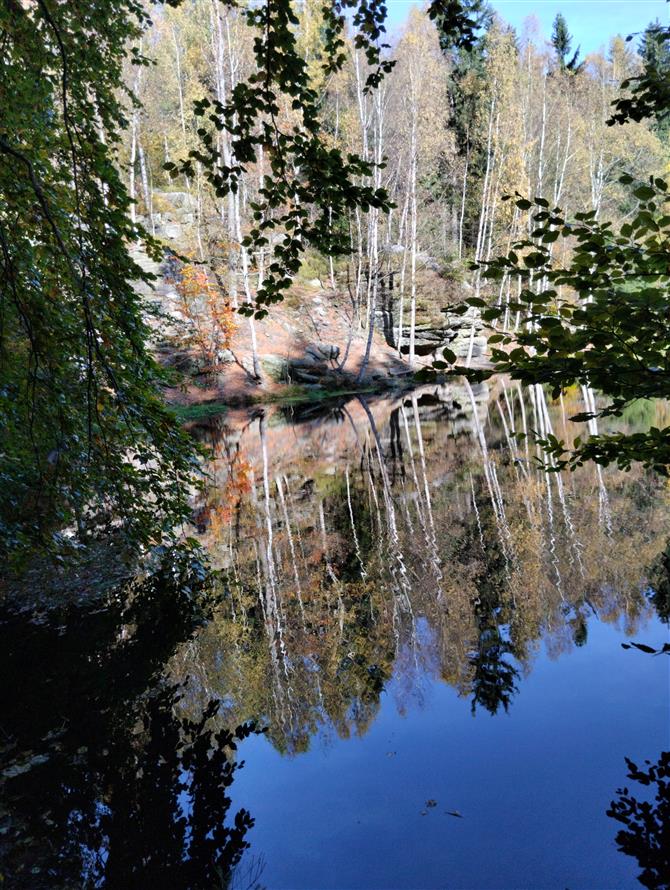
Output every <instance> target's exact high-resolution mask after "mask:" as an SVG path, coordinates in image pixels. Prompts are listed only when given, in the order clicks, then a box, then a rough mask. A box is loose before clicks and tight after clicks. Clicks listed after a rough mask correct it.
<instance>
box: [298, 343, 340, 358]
mask: <svg viewBox="0 0 670 890" xmlns="http://www.w3.org/2000/svg"><path fill="white" fill-rule="evenodd" d="M308 355H312V356H314V358H316V359H317V360H319V361H324V360H325V361H328V362H329V361H335V360H336V359H337V358H339V356H340V347H339V346H335V345H333V344H330V343H310V344H309V346H308V347H307V348H306V349H305V356H308Z"/></svg>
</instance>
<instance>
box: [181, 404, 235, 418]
mask: <svg viewBox="0 0 670 890" xmlns="http://www.w3.org/2000/svg"><path fill="white" fill-rule="evenodd" d="M168 408H169V409H170V411H172V413H173V414H175V415H176V417H177V418H178V419H179V420H181V421H182V422H185V421H188V420H203V419H204V418H206V417H216V416H217V415H218V414H225V413H226V411H227V410H228V406H227V405H224V404H223V403H222V402H203V403H201V404H198V405H168Z"/></svg>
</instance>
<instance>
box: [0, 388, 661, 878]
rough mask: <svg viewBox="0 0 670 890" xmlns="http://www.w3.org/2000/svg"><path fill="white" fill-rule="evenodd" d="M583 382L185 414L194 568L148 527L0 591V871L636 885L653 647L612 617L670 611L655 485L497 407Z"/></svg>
mask: <svg viewBox="0 0 670 890" xmlns="http://www.w3.org/2000/svg"><path fill="white" fill-rule="evenodd" d="M580 410H583V405H582V403H581V394H580V393H578V392H575V393H573V394H571V395H569V396H567V397H565V400H564V401H563V402H559V403H555V404H548V403H547V401H546V400H545V397H544V395H543V394H542V392H541V391H540V390H538V389H533V390H532V391H530V392H529V391H525V392H522V391H521V390H520V389H519V388H515V387H511V386H510V385H509V384H508V385H507V386H505V385H504V384H503V383H502V382H498V383H496V384H495V386H493V387H492V388H491V389H490V390H489V389H487V388H486V387H483V386H481V387H478V388H471V387H468V386H467V385H464V386H457V385H450V386H448V387H437V388H436V387H432V388H425V389H423V390H420V391H417V392H416V393H414V394H413V395H406V396H404V397H403V398H401V399H398V400H396V401H392V400H378V401H370V400H366V399H363V398H361V399H355V398H354V399H351V400H349V401H347V402H340V403H337V404H329V405H316V404H309V405H305V406H297V407H296V406H294V407H292V408H281V407H278V406H274V407H273V408H271V409H258V410H256V411H255V412H253V413H242V412H240V413H239V414H236V413H233V412H229V413H227V414H225V415H222V416H221V417H220V418H211V419H210V420H208V421H207V422H206V423H205V424H204V425H202V426H200V427H196V428H194V430H193V432H194V434H195V435H197V436H198V437H199V438H200V439H201V440H202V441H203V443H205V444H207V445H208V446H209V447H210V448H211V451H212V461H211V463H210V465H209V468H208V469H209V474H210V475H209V479H208V483H207V486H206V490H205V491H204V492H203V493H202V494H201V495H199V496H198V501H197V504H196V511H195V520H196V526H195V528H194V529H193V534H194V535H196V536H197V537H198V539H199V540H200V541H201V542H202V543H203V544H204V545H205V547H206V549H207V552H208V554H209V558H210V560H211V563H212V565H213V566H214V568H215V569H217V575H216V577H215V579H214V581H211V580H210V581H206V582H205V583H204V584H203V579H202V578H201V577H198V575H197V573H195V575H194V573H193V571H192V570H191V569H189V568H188V567H187V563H186V561H185V560H182V561H181V562H177V563H175V561H174V558H173V557H172V556H171V555H170V554H168V555H166V557H165V560H164V564H163V569H162V570H161V571H160V572H158V573H156V574H154V575H153V576H147V577H145V578H139V579H137V580H136V581H134V582H132V583H130V584H128V585H127V586H126V587H123V588H120V589H118V590H117V591H115V592H114V593H113V594H112V595H106V596H105V599H104V602H96V603H95V605H93V606H91V605H90V603H89V605H87V606H84V605H81V604H79V605H76V606H73V605H70V606H66V605H61V606H60V607H59V608H57V609H52V610H50V611H47V610H45V611H44V612H43V613H42V614H41V615H39V616H37V617H36V616H35V615H33V614H30V615H27V614H26V615H17V614H12V613H11V612H10V611H9V610H6V612H5V614H4V615H3V621H2V625H1V626H0V647H1V648H0V660H1V662H2V672H3V673H2V676H3V680H4V687H5V695H4V697H3V702H2V717H1V718H0V727H1V729H2V740H1V741H0V745H1V747H0V755H1V757H2V786H3V787H2V801H3V802H2V804H1V808H0V855H1V856H2V866H1V867H0V872H1V873H2V874H3V876H4V877H5V879H6V886H9V887H13V886H16V887H21V888H23V887H36V888H42V887H97V886H109V887H135V886H140V885H141V886H143V887H145V888H150V887H154V886H156V887H159V886H160V887H175V888H181V887H185V888H186V887H188V888H191V887H193V888H199V887H236V888H241V890H243V888H246V887H268V888H368V887H369V888H373V887H374V888H395V887H397V888H428V887H430V888H432V887H435V888H438V887H439V888H442V887H450V888H458V887H461V888H512V887H533V888H538V887H547V888H566V887H568V888H573V890H574V888H604V887H635V886H639V884H638V882H637V877H638V875H639V874H640V872H641V869H642V866H641V864H640V862H639V861H638V858H639V857H638V856H637V855H625V854H624V853H622V852H620V851H619V850H618V849H617V843H616V842H615V838H616V835H617V831H619V830H620V829H621V828H622V825H621V824H620V823H619V822H617V821H615V820H614V819H613V818H611V817H610V816H608V815H607V810H608V808H609V806H610V802H611V801H612V800H615V799H616V798H617V789H618V788H620V787H622V786H624V785H628V787H629V788H630V790H631V792H633V793H634V794H636V795H637V796H639V798H640V799H645V796H646V798H649V797H650V789H649V788H647V789H645V788H636V787H634V783H631V782H630V781H629V780H628V779H627V776H626V773H627V768H626V763H625V760H624V758H625V757H629V758H631V759H632V760H633V761H635V762H636V763H643V762H644V760H645V759H649V760H651V761H656V760H657V758H658V757H659V756H660V754H661V752H662V751H664V750H668V749H669V748H670V738H669V737H668V735H669V733H668V725H669V716H670V688H669V673H668V667H669V664H670V659H668V658H667V656H654V655H650V654H647V653H645V652H642V651H640V650H637V649H630V648H629V649H624V648H622V646H621V643H625V642H626V641H631V640H632V641H636V642H641V643H644V644H646V645H650V646H652V647H654V648H660V647H661V646H662V645H663V644H664V643H665V642H666V641H667V640H668V626H667V623H664V621H663V620H662V619H663V618H665V621H666V622H667V616H668V610H669V608H670V603H669V602H668V588H669V581H668V578H667V571H666V568H665V567H664V564H663V560H662V555H663V553H664V552H665V550H666V546H667V541H666V538H667V529H668V515H669V512H670V497H669V495H668V488H667V484H666V483H665V482H664V481H663V480H661V479H659V478H658V477H654V476H652V475H650V474H647V473H645V472H643V471H641V470H640V469H639V468H638V469H634V470H633V471H631V472H630V473H628V474H623V473H619V472H618V471H613V470H607V471H606V470H601V469H599V468H597V467H594V466H585V467H583V468H580V469H579V470H577V471H576V472H575V473H573V474H567V475H563V476H561V475H558V474H554V473H547V472H544V471H542V470H539V469H537V468H536V466H535V463H534V457H535V448H534V446H533V445H532V444H531V443H530V441H529V440H525V441H523V440H522V441H520V442H517V441H515V440H514V438H513V437H512V435H511V434H512V433H513V431H514V430H517V431H518V430H522V429H524V428H525V429H526V430H528V431H530V430H537V431H539V432H541V433H542V432H543V433H547V432H551V431H553V432H555V434H556V435H557V436H559V437H565V436H567V437H570V436H572V435H576V434H578V433H579V432H581V430H579V429H578V428H577V427H576V426H574V427H573V425H572V424H571V423H570V422H569V420H567V418H568V417H569V416H570V415H571V414H575V413H577V412H578V411H580ZM665 411H666V408H665V407H664V406H654V405H650V404H648V403H640V404H639V405H637V406H634V409H633V410H632V411H631V412H630V414H629V416H627V417H625V418H623V421H622V422H623V423H624V424H627V425H628V426H629V427H630V428H632V427H634V426H635V425H636V424H637V423H639V422H645V423H646V422H649V420H650V419H651V418H652V417H653V416H654V415H660V414H663V413H664V412H665ZM661 419H662V418H660V416H659V421H660V420H661ZM261 730H262V731H261ZM243 761H244V765H243V768H240V767H241V766H242V762H243ZM653 792H654V789H653V788H652V789H651V796H652V797H653ZM666 831H667V828H666ZM647 885H648V886H659V887H660V886H665V885H664V884H662V883H661V882H660V880H658V881H657V882H656V884H655V885H654V884H650V883H648V884H647Z"/></svg>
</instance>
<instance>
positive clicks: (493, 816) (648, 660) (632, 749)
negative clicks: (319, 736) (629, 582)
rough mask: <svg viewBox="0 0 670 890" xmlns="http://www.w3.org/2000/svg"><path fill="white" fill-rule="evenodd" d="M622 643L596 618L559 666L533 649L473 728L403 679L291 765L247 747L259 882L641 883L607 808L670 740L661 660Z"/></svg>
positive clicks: (265, 745) (438, 686) (431, 682)
mask: <svg viewBox="0 0 670 890" xmlns="http://www.w3.org/2000/svg"><path fill="white" fill-rule="evenodd" d="M667 635H668V631H667V627H665V626H663V625H661V624H660V622H659V621H658V620H656V619H652V620H651V621H650V622H649V623H648V624H647V626H646V627H642V628H640V630H639V631H638V633H637V634H636V636H635V639H636V640H643V641H644V642H647V643H649V644H650V645H653V646H659V647H660V646H661V645H662V643H663V642H664V641H665V640H666V639H667ZM624 639H625V636H624V635H623V634H622V633H621V632H620V631H617V630H616V629H615V628H614V627H612V626H610V625H605V624H600V623H599V622H598V621H596V620H594V619H591V621H589V633H588V642H587V644H586V645H585V646H583V647H582V648H576V649H573V650H572V651H571V652H569V653H565V654H563V655H562V656H561V657H560V658H555V657H550V656H549V655H548V654H547V651H546V649H545V647H544V646H541V647H539V651H538V653H537V657H536V659H535V662H534V664H533V667H532V670H531V671H530V673H529V675H528V676H527V677H526V678H524V679H520V681H519V687H520V690H519V694H518V695H517V696H515V698H514V699H513V701H512V704H511V707H510V710H509V713H508V714H505V713H500V714H498V715H497V716H496V717H491V716H490V715H489V714H487V713H485V712H482V711H478V712H477V715H476V716H475V717H473V716H472V714H471V712H470V703H469V701H468V700H467V699H462V698H458V696H457V695H456V692H455V690H454V689H453V688H451V687H450V686H447V685H446V684H445V683H443V682H440V681H439V680H437V679H436V678H435V677H434V676H431V675H430V674H426V675H425V676H424V677H422V678H418V679H420V682H419V684H418V685H419V691H420V695H419V696H418V697H417V696H412V694H411V691H408V686H407V683H406V682H403V678H402V677H400V676H397V675H396V677H395V678H394V680H393V681H392V682H391V683H389V684H388V685H387V687H386V690H385V692H384V693H383V695H382V699H381V708H380V711H379V713H378V714H377V717H376V719H375V721H374V723H373V724H372V726H371V727H370V729H369V731H368V732H367V733H366V734H365V735H364V736H363V737H362V738H351V739H348V740H342V739H338V738H334V739H330V740H329V743H328V744H320V743H319V742H318V740H313V741H312V746H311V749H310V750H309V751H308V752H307V753H304V754H299V755H298V756H296V757H294V758H290V757H282V755H281V754H280V753H279V752H278V751H277V750H275V749H274V748H273V747H272V746H271V744H270V742H269V741H268V739H267V738H266V737H265V736H253V737H251V738H249V739H247V740H246V741H245V742H244V743H243V744H242V745H241V748H240V754H239V756H240V759H242V758H244V760H245V761H246V765H245V767H244V769H242V770H241V771H240V772H239V773H237V774H236V778H235V783H234V786H233V787H232V789H231V790H232V797H233V809H232V810H231V811H234V810H236V809H237V808H239V807H241V806H244V807H247V808H248V809H249V810H250V811H251V813H252V814H253V816H254V817H255V819H256V825H255V827H254V828H253V829H252V830H251V832H250V833H249V836H248V840H249V841H250V843H251V851H250V852H251V854H253V855H255V856H257V857H258V856H261V857H262V858H263V859H264V861H265V863H266V868H265V871H264V873H263V875H262V876H261V883H262V884H267V886H268V887H272V888H289V887H290V888H291V890H302V888H310V890H311V888H314V887H319V888H321V890H327V888H330V890H341V888H343V887H346V888H354V887H355V888H359V887H365V888H368V890H381V888H384V890H387V888H389V887H412V888H416V887H422V888H432V887H435V888H438V887H439V888H444V887H468V888H471V890H491V888H510V887H556V888H561V887H572V888H574V887H636V886H639V885H638V884H637V882H636V879H635V876H636V874H637V873H638V871H639V869H638V867H637V863H636V862H635V861H634V860H632V859H630V858H629V857H627V856H624V855H622V854H621V853H619V852H617V850H616V847H615V844H614V836H615V834H616V832H617V830H618V829H619V828H620V827H621V826H620V825H619V824H618V823H616V822H614V821H613V820H612V819H610V818H608V817H607V816H606V815H605V811H606V809H607V807H608V805H609V803H610V801H611V800H612V798H613V797H614V793H615V789H616V788H619V787H621V785H623V784H625V782H626V765H625V763H624V757H625V756H629V757H631V758H632V759H633V760H635V761H637V762H638V763H642V762H643V761H644V759H645V758H650V759H652V760H655V759H656V757H657V756H658V754H659V751H660V750H661V748H663V749H665V748H666V746H667V744H668V723H667V719H668V708H669V706H670V701H669V698H668V696H669V692H668V664H667V658H665V657H663V658H662V657H652V656H648V655H643V654H642V653H639V652H634V651H632V650H628V651H625V650H623V649H622V648H621V645H620V644H621V642H622V641H623V640H624ZM401 712H402V713H401ZM635 790H636V793H637V794H638V796H640V789H639V787H636V789H635ZM642 794H644V791H642ZM428 800H431V801H432V800H434V801H436V803H437V806H435V807H430V808H429V807H427V804H426V802H427V801H428ZM454 811H458V812H460V813H461V814H462V818H455V817H454V816H453V815H449V813H453V812H454Z"/></svg>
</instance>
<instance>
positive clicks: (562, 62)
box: [551, 12, 584, 74]
mask: <svg viewBox="0 0 670 890" xmlns="http://www.w3.org/2000/svg"><path fill="white" fill-rule="evenodd" d="M551 43H552V46H553V47H554V50H555V51H556V61H557V62H558V65H559V68H560V70H561V71H569V72H570V73H571V74H579V72H580V71H581V70H582V68H583V67H584V63H583V62H579V50H580V47H577V49H576V50H575V53H574V55H573V56H572V58H571V59H569V60H568V57H569V55H570V49H571V47H572V35H571V34H570V31H569V30H568V23H567V22H566V20H565V16H564V15H562V14H561V13H560V12H559V13H558V14H557V15H556V18H555V19H554V27H553V29H552V32H551Z"/></svg>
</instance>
